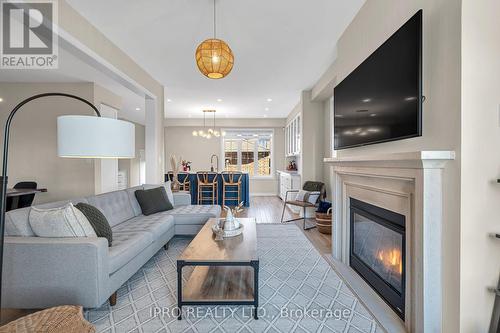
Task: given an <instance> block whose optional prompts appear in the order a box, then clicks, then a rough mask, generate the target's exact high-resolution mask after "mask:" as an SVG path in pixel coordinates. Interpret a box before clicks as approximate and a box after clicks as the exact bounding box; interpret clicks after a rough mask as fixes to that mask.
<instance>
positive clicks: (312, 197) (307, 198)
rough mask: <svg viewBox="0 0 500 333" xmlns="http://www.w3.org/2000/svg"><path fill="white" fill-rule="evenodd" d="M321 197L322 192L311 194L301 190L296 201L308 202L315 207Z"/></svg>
mask: <svg viewBox="0 0 500 333" xmlns="http://www.w3.org/2000/svg"><path fill="white" fill-rule="evenodd" d="M320 195H321V192H319V191H314V192H309V191H305V190H300V191H299V192H298V193H297V196H296V197H295V201H302V202H308V203H310V204H313V205H315V204H316V202H317V201H318V198H319V196H320Z"/></svg>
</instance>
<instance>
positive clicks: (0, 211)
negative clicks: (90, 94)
mask: <svg viewBox="0 0 500 333" xmlns="http://www.w3.org/2000/svg"><path fill="white" fill-rule="evenodd" d="M50 96H62V97H68V98H72V99H76V100H79V101H81V102H83V103H85V104H87V105H88V106H90V107H91V108H92V109H93V110H94V112H95V113H96V115H97V116H98V117H100V116H101V113H100V112H99V110H98V109H97V108H96V107H95V105H94V104H92V103H91V102H89V101H87V100H86V99H84V98H81V97H79V96H76V95H72V94H66V93H43V94H38V95H34V96H31V97H29V98H26V99H25V100H23V101H22V102H20V103H19V104H17V105H16V106H15V107H14V109H12V111H11V112H10V114H9V117H8V118H7V120H6V121H5V128H4V133H3V134H4V135H3V159H2V176H1V179H0V182H1V186H2V188H1V193H0V316H1V305H2V288H1V286H2V267H3V246H4V233H5V211H6V208H7V207H6V205H7V182H8V179H7V162H8V156H9V137H10V124H11V122H12V118H14V115H15V114H16V112H17V111H18V110H19V109H20V108H21V107H23V106H24V105H25V104H27V103H29V102H31V101H33V100H35V99H39V98H43V97H50Z"/></svg>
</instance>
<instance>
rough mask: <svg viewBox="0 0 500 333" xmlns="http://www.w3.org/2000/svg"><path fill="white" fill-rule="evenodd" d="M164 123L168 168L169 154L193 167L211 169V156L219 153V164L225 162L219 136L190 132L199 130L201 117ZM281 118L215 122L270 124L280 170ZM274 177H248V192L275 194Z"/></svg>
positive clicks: (224, 124)
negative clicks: (198, 135) (210, 137)
mask: <svg viewBox="0 0 500 333" xmlns="http://www.w3.org/2000/svg"><path fill="white" fill-rule="evenodd" d="M166 124H167V127H165V159H166V160H167V163H166V167H165V170H166V171H169V170H171V168H170V163H169V159H170V155H172V154H174V155H175V156H177V158H180V157H182V158H183V159H185V160H189V161H191V162H192V167H191V170H192V171H208V170H210V156H211V155H212V154H217V155H218V156H219V161H220V168H219V170H220V171H222V168H223V166H224V161H223V157H222V156H221V138H218V139H217V138H212V139H210V140H207V139H204V138H200V137H193V136H192V132H193V131H194V130H199V129H200V125H196V124H202V120H200V119H168V120H167V121H166ZM284 124H285V120H284V119H262V120H261V119H220V120H217V126H218V127H219V126H220V127H223V128H224V127H226V128H271V129H273V130H274V146H273V147H274V150H273V155H274V166H275V170H283V167H284V161H285V143H284V138H285V137H284V132H283V126H284ZM273 176H274V177H273V179H251V180H250V193H251V194H252V193H257V194H276V193H277V189H278V184H277V178H276V177H275V176H276V175H273Z"/></svg>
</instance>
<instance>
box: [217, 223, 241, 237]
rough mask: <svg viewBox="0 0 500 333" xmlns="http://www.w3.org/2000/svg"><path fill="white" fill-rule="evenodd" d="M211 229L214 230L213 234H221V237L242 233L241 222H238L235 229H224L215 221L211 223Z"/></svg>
mask: <svg viewBox="0 0 500 333" xmlns="http://www.w3.org/2000/svg"><path fill="white" fill-rule="evenodd" d="M212 231H213V232H214V234H215V235H216V236H221V237H223V238H228V237H235V236H238V235H241V234H242V233H243V224H240V225H239V227H238V228H236V229H233V230H225V229H223V228H221V227H219V225H218V224H217V223H214V224H213V225H212Z"/></svg>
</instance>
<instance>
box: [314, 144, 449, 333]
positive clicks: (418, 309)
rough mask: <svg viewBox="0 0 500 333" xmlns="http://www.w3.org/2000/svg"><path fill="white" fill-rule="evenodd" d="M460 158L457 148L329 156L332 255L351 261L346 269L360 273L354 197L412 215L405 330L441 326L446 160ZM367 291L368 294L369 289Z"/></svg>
mask: <svg viewBox="0 0 500 333" xmlns="http://www.w3.org/2000/svg"><path fill="white" fill-rule="evenodd" d="M454 159H455V152H454V151H414V152H403V153H382V154H376V153H374V154H369V155H352V156H339V157H331V158H325V159H324V162H325V163H328V164H331V165H333V168H332V169H331V176H332V192H333V193H332V196H331V197H332V198H333V209H334V210H333V215H334V216H333V221H332V255H333V258H334V260H335V261H337V262H339V264H342V266H345V267H342V269H344V270H350V271H352V272H354V271H353V270H352V269H351V268H350V267H349V260H350V259H349V242H350V229H349V226H350V214H349V210H350V208H349V200H350V198H356V199H359V200H363V201H365V202H368V203H371V204H373V205H376V206H379V207H382V208H385V209H389V210H392V211H396V212H398V213H400V214H402V215H405V216H406V224H407V226H406V240H407V244H406V251H407V256H408V257H407V258H408V260H407V264H406V285H407V290H406V294H405V295H406V296H405V313H406V314H405V322H404V323H403V322H400V324H398V325H399V327H401V330H402V331H410V332H440V331H441V324H442V304H443V303H442V301H443V300H442V297H443V296H442V283H443V281H442V255H441V248H442V236H443V235H442V223H443V221H442V215H443V214H442V211H443V180H442V178H443V172H444V168H445V165H446V163H447V162H449V161H450V160H454ZM344 277H345V276H344ZM348 282H349V281H348ZM356 283H357V282H356ZM361 293H362V292H361ZM365 295H366V297H368V296H367V295H368V293H366V294H365ZM358 296H360V298H361V299H363V295H360V294H359V293H358ZM368 302H371V300H367V303H368ZM382 303H383V301H382ZM379 308H380V307H379ZM372 312H373V311H372ZM384 312H388V311H386V310H384ZM391 315H393V314H391ZM396 317H397V316H396ZM396 320H399V319H398V318H396ZM393 322H394V321H393ZM391 326H392V324H391ZM392 327H394V326H392ZM386 328H388V327H386ZM399 330H400V329H398V330H391V331H393V332H396V331H399Z"/></svg>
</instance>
